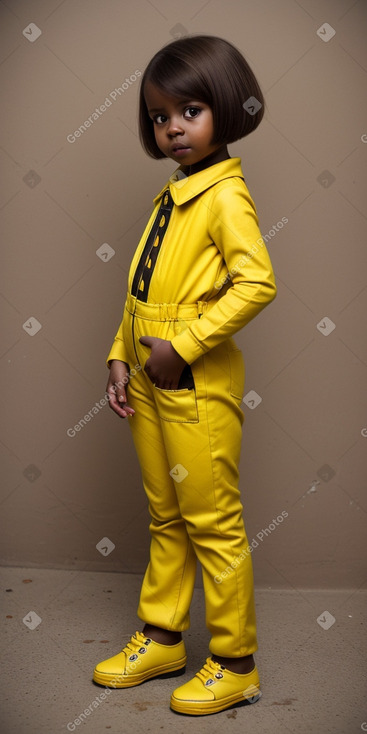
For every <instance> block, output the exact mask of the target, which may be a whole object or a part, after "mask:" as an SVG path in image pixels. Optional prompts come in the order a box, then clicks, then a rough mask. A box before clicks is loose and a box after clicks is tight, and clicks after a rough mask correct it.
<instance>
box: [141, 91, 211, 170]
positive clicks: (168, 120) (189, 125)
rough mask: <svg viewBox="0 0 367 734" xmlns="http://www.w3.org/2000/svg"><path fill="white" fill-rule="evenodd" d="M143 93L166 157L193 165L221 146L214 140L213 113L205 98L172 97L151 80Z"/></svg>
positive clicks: (157, 137) (159, 146)
mask: <svg viewBox="0 0 367 734" xmlns="http://www.w3.org/2000/svg"><path fill="white" fill-rule="evenodd" d="M144 97H145V102H146V105H147V108H148V112H149V117H150V118H151V119H152V120H153V123H154V133H155V139H156V143H157V145H158V148H159V149H160V150H161V151H162V153H164V155H165V156H167V158H172V159H173V160H174V161H176V162H178V161H179V162H180V163H182V164H183V165H184V166H192V165H194V164H195V163H198V162H199V161H201V160H202V159H203V158H206V157H207V156H209V155H210V154H211V153H213V152H214V151H215V150H217V149H218V148H219V147H220V145H218V144H217V145H212V144H211V140H212V139H213V135H214V126H213V115H212V111H211V108H210V107H209V106H208V105H207V104H205V103H204V102H199V101H198V100H195V99H190V98H188V97H186V98H185V99H178V98H177V97H170V96H168V95H166V94H163V92H161V91H160V90H159V89H158V88H157V87H156V86H155V85H154V84H152V83H151V82H147V83H146V85H145V89H144Z"/></svg>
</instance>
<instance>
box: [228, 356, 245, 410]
mask: <svg viewBox="0 0 367 734" xmlns="http://www.w3.org/2000/svg"><path fill="white" fill-rule="evenodd" d="M228 359H229V373H230V388H229V391H230V393H231V395H232V397H233V398H235V399H236V400H239V401H242V396H243V391H244V387H245V365H244V361H243V356H242V352H241V350H240V349H231V350H230V351H229V352H228Z"/></svg>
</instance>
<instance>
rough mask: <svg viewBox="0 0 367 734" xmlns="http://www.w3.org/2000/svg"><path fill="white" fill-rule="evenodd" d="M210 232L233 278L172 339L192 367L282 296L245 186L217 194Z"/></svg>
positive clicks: (212, 205) (212, 204) (210, 212)
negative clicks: (214, 301) (204, 308)
mask: <svg viewBox="0 0 367 734" xmlns="http://www.w3.org/2000/svg"><path fill="white" fill-rule="evenodd" d="M241 184H242V185H241ZM208 232H209V236H210V238H211V240H212V241H213V242H214V244H215V245H216V246H217V248H218V250H219V251H220V252H221V254H222V257H223V260H224V262H225V265H226V268H227V270H228V279H227V280H226V283H225V284H223V283H218V284H216V286H220V285H222V287H224V285H225V286H226V288H224V290H225V292H224V295H223V296H222V297H219V299H218V300H217V301H216V303H215V305H214V306H212V307H211V308H209V309H208V311H206V312H205V313H204V314H203V315H202V316H201V318H198V319H196V320H195V321H193V322H191V323H190V324H189V325H188V326H187V328H186V329H185V330H184V331H182V332H181V333H180V334H176V336H174V337H173V339H172V340H171V343H172V346H173V347H174V349H175V350H176V352H178V354H180V355H181V357H183V359H184V360H185V361H186V362H187V363H188V364H191V363H192V362H194V361H195V359H198V357H201V356H202V355H203V354H205V353H206V352H208V351H209V350H210V349H213V347H215V346H217V345H218V344H219V343H220V342H222V341H224V340H225V339H228V338H229V337H231V336H232V335H233V334H235V333H236V332H237V331H239V330H240V329H242V327H243V326H245V325H246V324H248V322H249V321H251V319H253V318H254V317H255V316H257V314H258V313H259V312H260V311H261V310H262V309H263V308H265V306H266V305H267V304H269V303H270V302H271V301H272V300H273V299H274V298H275V296H276V292H277V288H276V284H275V278H274V272H273V268H272V264H271V262H270V257H269V254H268V252H267V249H266V247H265V243H264V241H263V239H262V237H261V232H260V229H259V224H258V218H257V213H256V208H255V205H254V202H253V201H252V198H251V196H250V194H249V192H248V189H247V187H246V185H245V184H244V182H240V181H239V182H238V183H237V182H236V184H235V185H233V184H232V185H231V186H225V187H222V188H220V189H219V190H218V189H217V190H216V191H215V190H214V193H213V198H212V199H211V201H210V204H209V206H208ZM228 284H229V287H228Z"/></svg>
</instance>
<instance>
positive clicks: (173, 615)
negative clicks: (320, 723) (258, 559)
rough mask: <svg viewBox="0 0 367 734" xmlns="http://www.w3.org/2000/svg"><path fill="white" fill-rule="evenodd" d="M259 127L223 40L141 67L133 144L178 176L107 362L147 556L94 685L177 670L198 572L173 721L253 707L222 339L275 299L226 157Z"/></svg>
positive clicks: (145, 247) (236, 443)
mask: <svg viewBox="0 0 367 734" xmlns="http://www.w3.org/2000/svg"><path fill="white" fill-rule="evenodd" d="M263 113H264V99H263V96H262V93H261V90H260V88H259V85H258V83H257V81H256V79H255V77H254V74H253V73H252V71H251V69H250V68H249V66H248V64H247V62H246V61H245V59H244V58H243V56H242V55H241V54H240V52H239V51H238V50H237V49H236V48H235V47H234V46H232V45H231V44H230V43H228V42H227V41H225V40H223V39H221V38H216V37H212V36H194V37H184V38H181V39H179V40H176V41H174V42H172V43H170V44H169V45H167V46H165V47H164V48H163V49H161V50H160V51H159V52H158V53H157V54H156V55H155V56H154V57H153V59H152V60H151V62H150V63H149V65H148V67H147V69H146V71H145V73H144V75H143V77H142V82H141V91H140V117H139V122H140V139H141V142H142V145H143V147H144V149H145V151H146V152H147V153H148V155H150V156H151V157H153V158H156V159H159V158H171V159H172V160H173V161H175V163H179V164H180V166H179V167H178V168H177V169H176V171H175V173H174V174H173V175H172V176H171V178H170V179H169V181H168V182H167V183H166V184H165V186H164V187H163V188H162V190H161V191H160V192H159V194H157V196H156V197H155V199H154V200H153V201H154V204H155V206H154V209H153V212H152V214H151V217H150V219H149V221H148V224H147V226H146V229H145V231H144V232H143V236H142V238H141V241H140V243H139V245H138V248H137V250H136V253H135V255H134V257H133V260H132V264H131V267H130V272H129V278H128V292H127V298H126V303H125V308H124V313H123V319H122V322H121V324H120V327H119V330H118V332H117V334H116V337H115V340H114V343H113V345H112V349H111V351H110V353H109V355H108V358H107V364H108V366H109V367H110V375H109V380H108V383H107V391H108V394H109V396H110V405H111V408H112V409H113V410H114V411H115V412H116V413H117V415H119V416H120V417H121V418H126V417H130V419H131V420H130V421H129V423H130V427H131V431H132V435H133V440H134V444H135V448H136V452H137V455H138V459H139V462H140V466H141V472H142V480H143V484H144V489H145V492H146V494H147V498H148V501H149V511H150V515H151V522H150V526H149V527H150V533H151V549H150V561H149V564H148V567H147V569H146V573H145V576H144V579H143V583H142V588H141V594H140V602H139V606H138V612H137V613H138V617H139V618H140V619H141V620H142V621H143V622H144V626H143V625H142V629H141V631H137V632H136V634H135V635H132V637H131V640H130V641H129V642H128V643H127V645H126V646H125V647H124V648H123V650H122V652H120V653H119V654H118V655H115V656H114V657H112V658H110V659H108V660H105V661H103V662H101V663H99V664H98V665H97V666H96V668H95V670H94V676H93V679H94V681H95V682H96V683H99V684H102V685H105V686H112V687H115V688H126V687H128V686H135V685H138V684H140V683H142V682H143V681H146V680H148V679H151V678H156V677H162V675H163V676H165V677H166V676H167V675H173V676H178V675H180V674H181V673H183V672H184V671H185V663H186V651H185V644H184V641H183V639H182V634H181V633H182V632H183V631H184V630H187V629H188V628H189V626H190V617H189V609H190V602H191V599H192V595H193V590H194V583H195V575H196V562H197V559H198V560H199V562H200V564H201V568H202V576H203V586H204V594H205V606H206V625H207V628H208V630H209V632H210V634H211V639H210V644H209V650H210V652H211V656H210V657H208V658H207V659H206V662H205V663H204V664H203V667H202V669H201V670H200V671H199V672H197V673H196V675H195V676H194V677H193V678H192V679H191V680H189V681H188V682H187V683H185V684H184V685H182V686H181V687H179V688H177V689H176V690H175V691H173V693H172V696H171V708H172V709H173V710H174V711H178V712H180V713H186V714H193V715H197V714H212V713H216V712H218V711H222V710H223V709H226V708H228V707H230V706H233V705H234V704H236V705H238V704H239V703H240V702H242V701H245V700H246V699H248V700H250V701H252V702H253V701H254V700H257V698H258V697H259V696H260V695H261V694H260V693H259V685H260V684H259V677H258V671H257V668H256V665H255V662H254V658H253V653H254V652H255V651H256V650H257V638H256V617H255V604H254V587H253V570H252V561H251V552H250V550H252V549H250V548H249V546H248V541H247V537H246V533H245V527H244V521H243V507H242V504H241V498H240V491H239V489H238V480H239V472H238V465H239V459H240V448H241V433H242V424H243V421H244V414H243V412H242V410H241V401H242V396H243V390H244V362H243V357H242V353H241V351H240V350H239V349H238V347H237V346H236V343H235V342H234V340H233V339H232V335H233V334H234V333H235V332H237V331H239V329H241V328H242V327H243V326H245V325H246V324H247V323H248V322H249V321H250V320H251V319H253V318H254V317H255V316H256V315H257V314H258V313H259V312H260V311H261V310H262V309H263V308H264V307H265V306H266V305H267V304H268V303H270V301H272V300H273V298H274V297H275V295H276V286H275V282H274V274H273V270H272V266H271V262H270V259H269V255H268V252H267V250H266V247H265V245H264V243H263V241H262V238H261V233H260V230H259V226H258V219H257V214H256V209H255V205H254V202H253V201H252V198H251V196H250V194H249V191H248V188H247V186H246V183H245V179H244V175H243V173H242V169H241V160H240V158H231V157H230V156H229V154H228V150H227V145H228V144H229V143H232V142H234V141H235V140H239V139H240V138H243V137H244V136H246V135H248V134H249V133H250V132H252V130H255V129H256V127H257V126H258V125H259V123H260V122H261V119H262V117H263ZM127 383H128V384H127ZM125 468H126V467H125ZM125 476H126V474H125Z"/></svg>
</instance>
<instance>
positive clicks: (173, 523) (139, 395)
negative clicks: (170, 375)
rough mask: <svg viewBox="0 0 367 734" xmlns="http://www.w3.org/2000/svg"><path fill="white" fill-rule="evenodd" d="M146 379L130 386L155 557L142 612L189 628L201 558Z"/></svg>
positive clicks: (147, 618)
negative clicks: (182, 510) (182, 509)
mask: <svg viewBox="0 0 367 734" xmlns="http://www.w3.org/2000/svg"><path fill="white" fill-rule="evenodd" d="M147 379H148V378H147V377H146V376H145V375H142V374H138V375H137V377H135V378H134V379H133V380H131V383H130V385H129V388H128V390H129V405H131V406H132V407H134V409H135V410H136V413H135V415H134V417H133V418H132V419H130V427H131V430H132V434H133V439H134V443H135V448H136V452H137V455H138V458H139V462H140V467H141V472H142V479H143V485H144V489H145V492H146V495H147V497H148V500H149V512H150V515H151V522H150V525H149V530H150V534H151V544H150V561H149V564H148V567H147V569H146V572H145V576H144V579H143V584H142V589H141V598H140V604H139V607H138V616H139V617H140V619H142V620H143V621H144V622H148V623H149V624H154V625H156V626H157V627H162V628H163V629H170V630H186V629H188V628H189V626H190V615H189V608H190V603H191V599H192V595H193V591H194V584H195V577H196V565H197V560H196V556H195V553H194V550H193V547H192V543H191V540H190V538H189V536H188V534H187V530H186V524H185V521H184V520H183V518H182V517H181V513H180V508H179V505H178V502H177V496H176V492H175V486H174V481H173V479H172V477H171V476H170V474H169V471H170V467H169V466H168V463H167V456H166V450H165V446H164V441H163V436H162V431H161V426H160V420H159V418H157V415H156V407H155V404H154V401H153V399H152V398H149V395H148V394H147V387H149V386H147V384H146V381H147Z"/></svg>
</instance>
